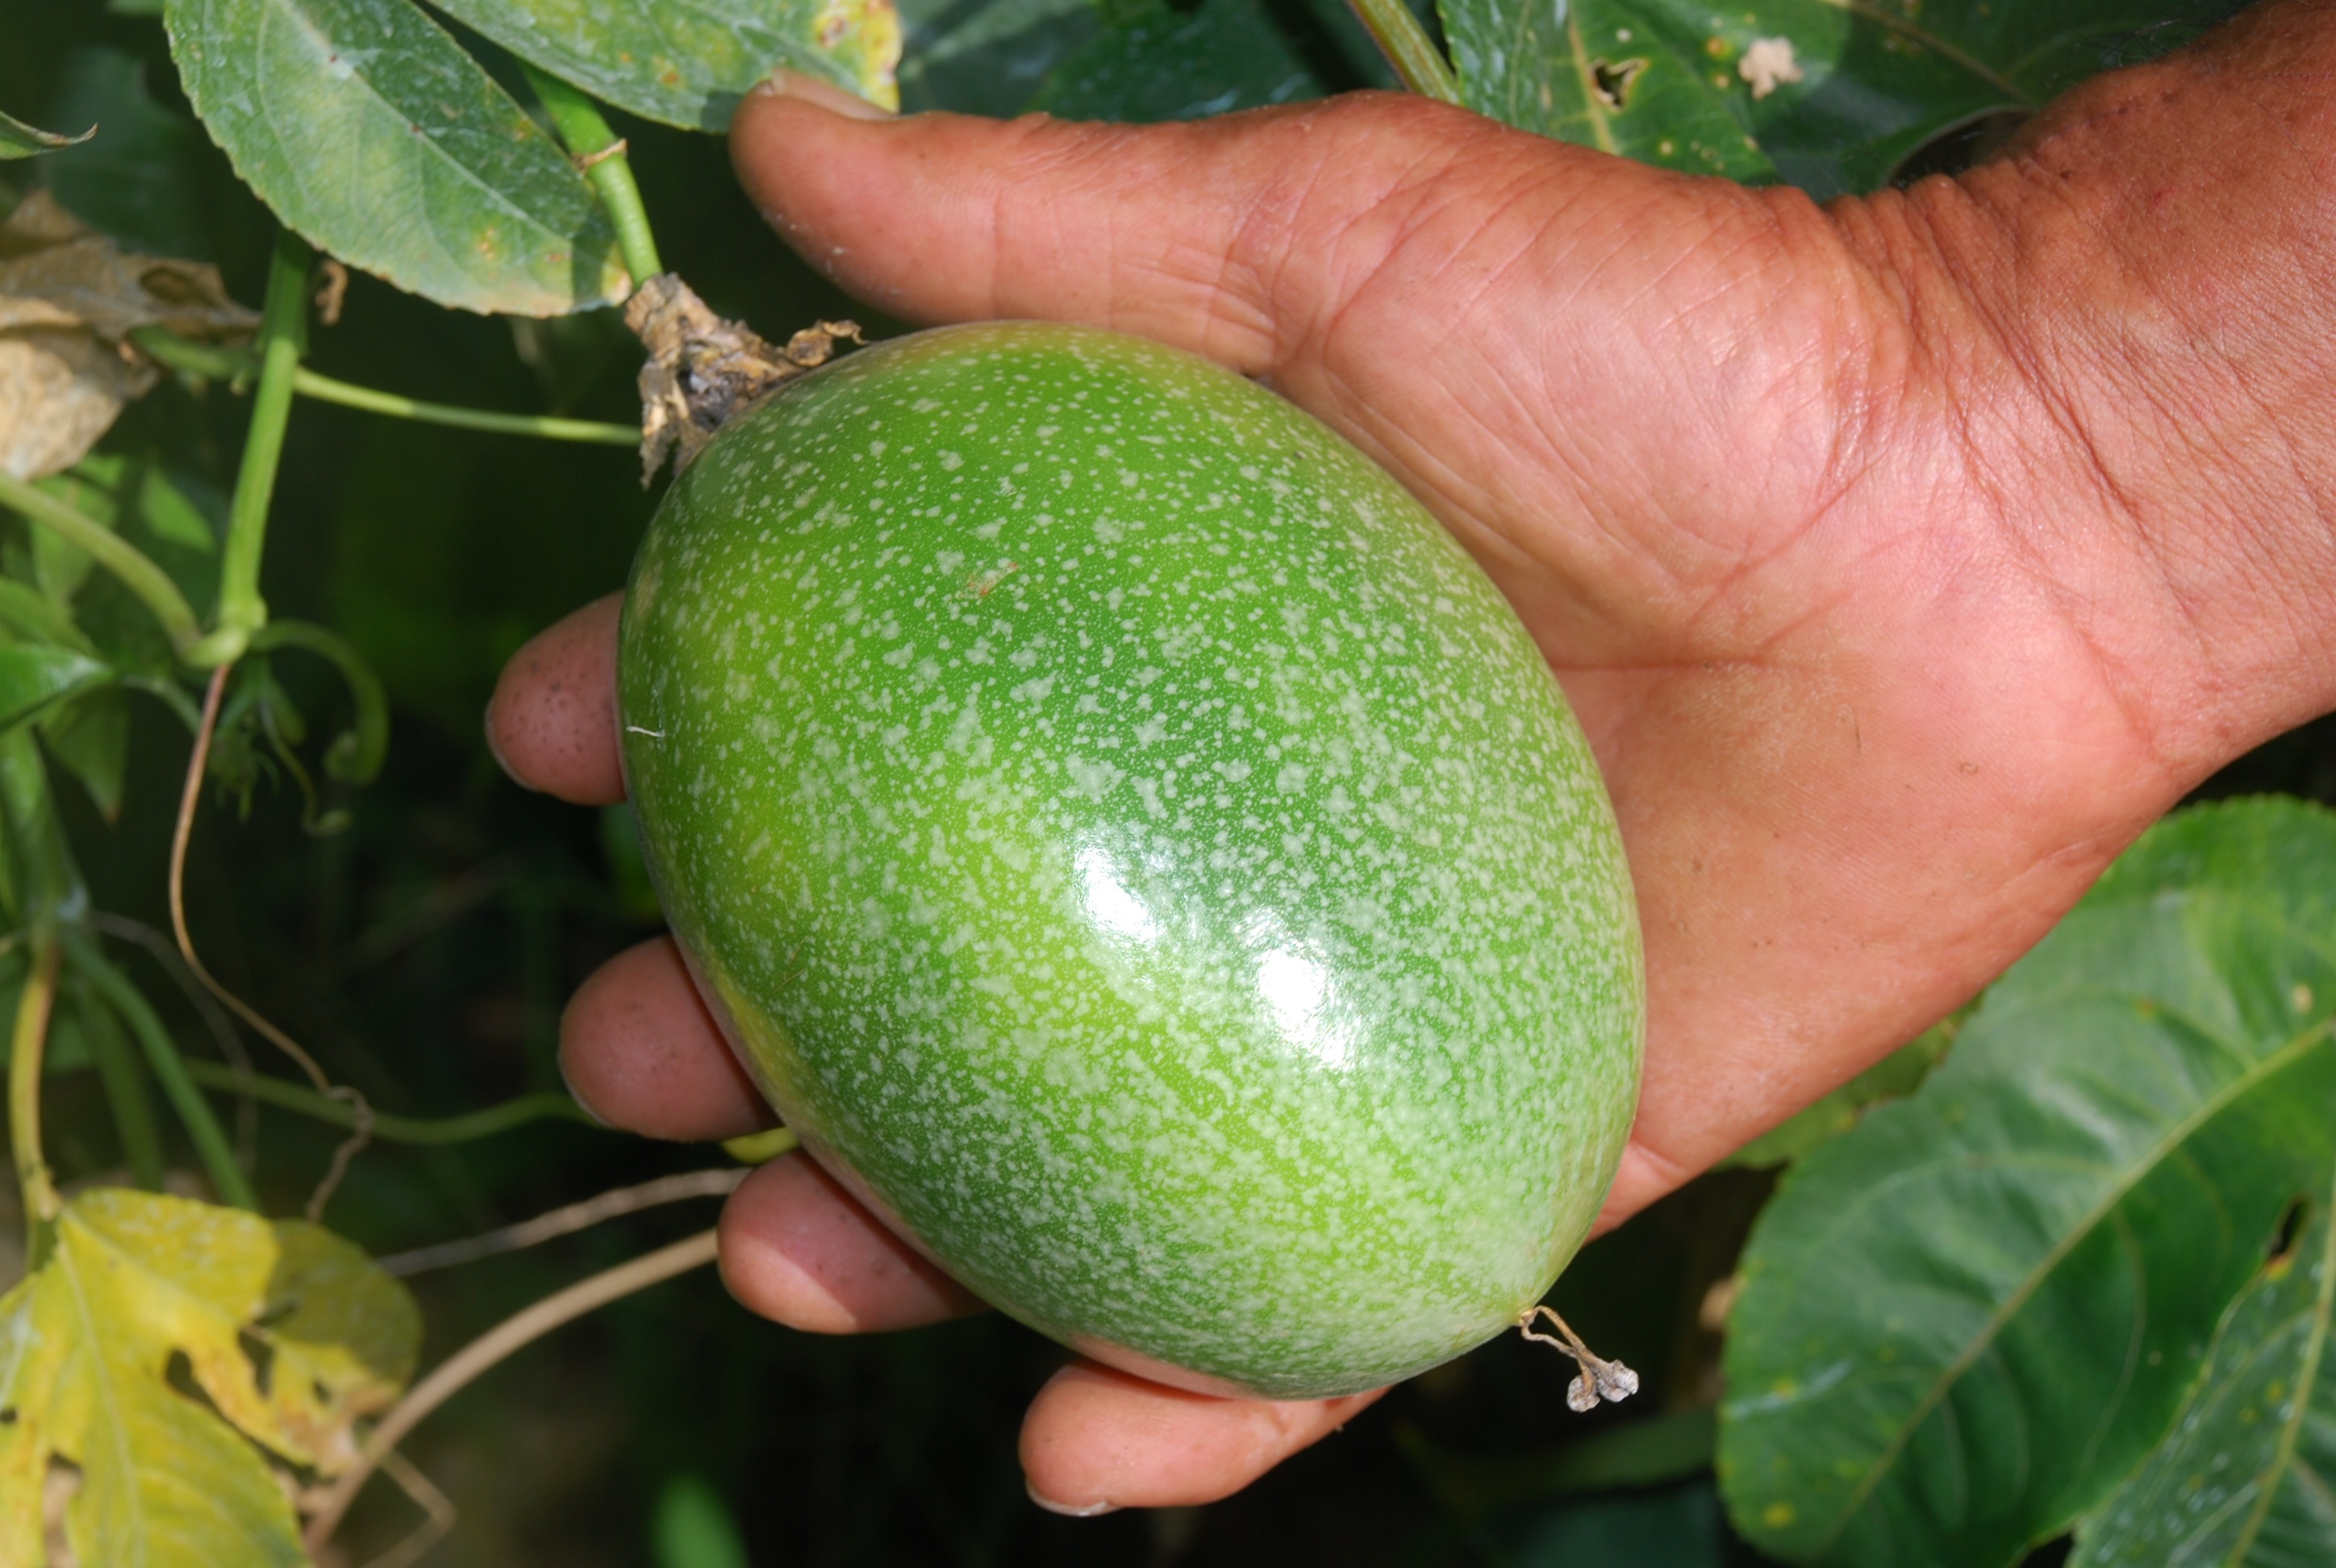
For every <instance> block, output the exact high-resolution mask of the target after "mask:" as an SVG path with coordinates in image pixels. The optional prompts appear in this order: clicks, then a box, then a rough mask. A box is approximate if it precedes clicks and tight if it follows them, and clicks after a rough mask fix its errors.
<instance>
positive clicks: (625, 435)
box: [130, 326, 641, 446]
mask: <svg viewBox="0 0 2336 1568" xmlns="http://www.w3.org/2000/svg"><path fill="white" fill-rule="evenodd" d="M130 341H131V342H132V343H134V344H136V345H137V346H139V347H140V348H141V349H142V350H143V351H144V352H145V353H146V355H148V356H149V357H150V358H151V359H154V360H155V361H157V362H158V363H160V364H163V365H169V366H170V368H171V369H173V370H185V371H191V372H192V373H193V374H195V375H208V376H211V377H214V378H215V379H217V380H220V381H229V382H235V381H242V380H245V379H248V377H249V376H250V375H251V374H252V373H253V372H254V371H256V370H257V369H258V367H259V357H258V355H255V354H253V353H252V352H251V351H250V350H249V349H246V348H225V347H221V346H219V345H217V344H211V343H196V342H193V341H191V340H190V339H188V338H184V337H180V336H178V335H177V334H176V333H174V332H171V331H170V330H169V329H167V328H165V327H161V326H141V327H137V328H135V329H134V330H132V331H131V334H130ZM292 390H293V391H294V392H296V393H297V394H300V395H301V396H302V397H313V398H315V399H316V401H317V402H319V403H336V404H340V405H341V406H342V407H344V408H360V409H363V410H365V412H366V413H367V414H387V415H389V416H390V417H391V418H393V419H412V420H417V421H419V422H421V423H422V424H451V425H453V426H454V427H456V428H457V429H461V430H487V431H492V432H494V433H497V434H499V435H534V436H540V437H542V438H543V439H545V440H547V441H583V442H590V443H594V444H596V445H600V446H638V445H639V444H640V440H641V433H640V431H639V430H638V428H636V427H635V426H633V425H629V424H605V423H603V422H602V421H599V420H597V419H560V418H556V417H554V416H552V415H550V414H501V413H497V412H495V411H494V410H492V409H485V408H457V407H455V406H454V405H453V404H445V403H425V402H423V400H422V399H420V398H418V397H404V396H400V395H399V394H396V393H394V392H382V391H379V390H377V389H375V388H374V387H370V386H358V385H355V384H353V383H350V382H346V381H340V380H336V379H335V378H334V377H332V376H329V375H318V374H317V373H316V372H315V371H313V370H311V369H309V368H308V367H307V365H302V366H301V367H300V368H299V369H297V370H296V371H294V372H293V373H292Z"/></svg>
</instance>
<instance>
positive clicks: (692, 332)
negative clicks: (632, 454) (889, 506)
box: [625, 272, 861, 484]
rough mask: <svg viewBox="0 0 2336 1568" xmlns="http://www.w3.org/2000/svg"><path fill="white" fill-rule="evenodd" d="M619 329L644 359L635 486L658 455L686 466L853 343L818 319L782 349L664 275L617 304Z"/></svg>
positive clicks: (849, 333)
mask: <svg viewBox="0 0 2336 1568" xmlns="http://www.w3.org/2000/svg"><path fill="white" fill-rule="evenodd" d="M625 325H626V326H629V327H631V328H632V329H633V336H636V337H638V338H639V339H640V340H641V346H642V347H643V348H645V349H647V351H648V358H647V361H646V362H644V363H643V364H642V365H641V378H640V389H641V482H642V483H643V484H647V483H648V482H649V481H650V480H652V479H654V478H655V477H657V470H658V469H659V468H661V467H663V466H664V465H665V459H666V453H668V452H675V453H678V455H677V456H676V460H675V468H676V471H678V470H680V469H684V468H687V467H688V466H689V464H690V463H691V461H692V460H693V459H695V458H696V456H697V454H698V453H700V452H701V451H703V450H705V447H706V443H707V442H709V441H711V440H713V439H714V433H715V431H717V430H720V429H721V428H722V426H723V425H724V424H725V423H727V422H728V421H729V420H730V419H732V418H733V417H735V415H736V414H739V413H740V412H741V411H743V410H745V409H746V408H749V407H751V406H753V405H754V404H755V403H756V402H758V401H760V400H761V399H762V398H764V397H765V396H767V395H769V394H770V393H771V392H772V391H773V389H774V388H776V387H778V386H781V385H784V384H785V383H787V382H789V381H792V380H793V379H794V378H795V377H796V376H798V375H803V373H804V372H805V371H808V370H813V369H815V368H817V367H818V366H820V365H824V364H826V363H827V362H828V361H829V360H830V359H832V358H833V357H835V346H836V345H837V344H838V343H844V342H850V343H858V342H859V341H860V340H861V339H860V328H859V326H857V325H855V324H854V323H852V322H849V321H822V322H821V323H819V324H818V325H817V326H807V327H805V328H804V329H803V331H801V332H798V333H796V334H795V335H794V336H793V337H790V338H788V339H787V341H786V343H785V345H784V346H780V345H777V344H774V343H772V342H770V341H769V340H768V339H766V338H764V337H762V336H758V335H757V334H756V333H755V332H754V329H753V328H752V327H749V326H746V325H745V323H744V322H738V321H731V320H729V319H727V318H726V317H720V316H716V315H715V313H714V311H713V310H712V308H711V307H708V306H707V305H706V301H704V300H703V299H700V298H699V297H697V294H696V290H694V289H692V288H691V287H689V285H687V284H686V283H684V282H683V281H682V280H681V279H680V278H677V277H676V276H675V275H674V274H672V273H670V272H661V273H659V274H657V276H656V277H655V278H650V279H649V280H648V281H647V282H646V283H644V284H642V285H641V286H640V287H639V288H638V289H636V290H635V291H634V293H633V297H632V298H630V299H629V300H627V301H626V302H625Z"/></svg>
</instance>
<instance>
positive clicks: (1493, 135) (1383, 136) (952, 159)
mask: <svg viewBox="0 0 2336 1568" xmlns="http://www.w3.org/2000/svg"><path fill="white" fill-rule="evenodd" d="M781 87H782V89H783V90H784V83H782V84H781ZM1535 144H1538V145H1537V146H1536V145H1535ZM730 145H731V154H732V159H733V161H734V162H735V165H736V168H737V170H738V174H739V177H740V179H741V180H743V181H744V183H745V187H746V190H747V191H748V193H749V194H750V195H751V196H752V197H753V198H754V200H755V201H756V203H757V205H758V206H760V207H761V209H763V211H764V216H765V217H767V218H768V219H770V221H771V222H772V223H773V225H774V227H776V228H777V229H779V231H780V232H781V233H782V234H784V236H785V237H786V238H787V239H789V241H790V242H791V243H793V245H794V246H795V248H797V249H798V250H800V251H801V252H802V253H803V255H804V256H805V257H806V258H808V259H809V260H811V261H812V262H813V264H814V265H816V266H818V267H821V268H824V269H825V270H827V271H828V272H829V273H830V274H831V275H832V276H833V277H835V278H837V279H838V280H839V281H840V282H842V284H843V285H844V286H845V287H848V288H850V289H852V291H853V292H854V293H856V294H859V295H861V297H865V298H869V299H872V300H875V301H876V302H878V303H880V304H881V305H883V306H884V307H886V308H887V309H889V310H891V311H893V312H895V313H896V314H900V315H903V316H906V317H911V318H914V319H920V320H932V321H956V320H971V319H978V318H982V317H1038V318H1044V319H1052V320H1067V321H1080V322H1085V323H1088V324H1090V325H1093V326H1109V327H1114V328H1117V329H1119V330H1121V331H1125V332H1134V333H1139V334H1142V335H1144V336H1151V337H1156V338H1159V339H1162V340H1163V341H1165V342H1169V343H1173V344H1176V345H1178V346H1182V347H1184V348H1188V349H1191V350H1192V351H1193V352H1196V353H1201V354H1206V355H1210V356H1212V357H1213V358H1216V359H1218V360H1220V361H1222V363H1225V364H1228V365H1232V366H1233V367H1235V368H1236V369H1239V370H1241V371H1242V372H1244V373H1246V374H1251V375H1256V374H1260V373H1262V372H1264V371H1266V370H1269V369H1271V368H1273V367H1274V365H1275V364H1276V362H1277V361H1278V360H1279V359H1280V357H1282V355H1284V353H1285V351H1286V350H1288V349H1289V348H1290V346H1292V345H1293V344H1294V343H1296V342H1299V341H1303V340H1305V339H1307V338H1308V337H1309V336H1311V335H1312V334H1313V332H1314V331H1315V329H1316V328H1317V327H1318V326H1320V325H1321V324H1323V323H1325V322H1327V321H1328V320H1329V318H1331V317H1334V316H1335V315H1336V313H1337V310H1338V304H1339V302H1340V301H1341V300H1342V299H1343V298H1344V297H1345V295H1346V293H1347V292H1348V287H1350V286H1353V285H1356V284H1358V283H1359V282H1360V281H1361V280H1364V279H1367V278H1370V277H1371V276H1373V275H1374V274H1375V273H1377V271H1378V270H1379V269H1380V265H1381V264H1382V263H1383V262H1384V261H1385V260H1386V259H1387V253H1388V248H1389V247H1390V246H1391V245H1392V244H1393V243H1395V241H1396V237H1397V235H1398V234H1403V233H1405V232H1406V225H1407V224H1408V223H1409V222H1410V221H1411V220H1412V219H1416V216H1417V209H1418V208H1419V207H1420V206H1421V204H1422V203H1432V204H1433V205H1434V206H1435V207H1436V208H1437V209H1439V210H1448V211H1450V212H1452V213H1453V214H1454V218H1453V219H1452V220H1451V222H1450V223H1449V224H1448V225H1445V226H1441V227H1442V231H1441V232H1440V233H1439V234H1437V235H1421V236H1420V237H1419V239H1418V241H1417V242H1418V243H1421V244H1423V245H1431V246H1433V245H1440V246H1442V247H1444V248H1446V249H1447V250H1450V249H1456V248H1459V247H1461V246H1462V245H1464V244H1465V243H1466V242H1467V241H1469V240H1471V239H1475V238H1476V236H1475V234H1474V233H1473V232H1472V230H1473V229H1475V228H1476V227H1477V226H1479V225H1480V224H1481V223H1482V222H1483V221H1484V218H1483V216H1482V215H1483V214H1485V213H1492V214H1494V215H1495V217H1496V218H1497V215H1498V214H1499V213H1500V211H1501V210H1502V209H1504V207H1507V206H1513V205H1514V202H1513V201H1512V202H1499V201H1495V202H1493V203H1490V204H1487V203H1478V204H1477V206H1476V208H1475V213H1476V214H1477V216H1466V217H1464V216H1462V215H1463V214H1464V213H1465V212H1466V211H1467V210H1468V209H1467V208H1466V205H1465V197H1464V196H1463V195H1461V194H1459V193H1458V192H1457V191H1456V190H1455V189H1454V187H1455V184H1456V185H1459V186H1465V187H1467V188H1468V189H1469V190H1477V189H1480V188H1482V187H1483V185H1484V181H1485V180H1486V179H1487V178H1492V179H1499V178H1501V177H1502V174H1501V170H1502V169H1503V168H1504V166H1506V165H1507V164H1511V163H1514V161H1515V160H1516V159H1517V158H1518V157H1519V156H1521V155H1523V154H1526V153H1528V152H1530V153H1532V154H1533V156H1537V157H1541V158H1543V159H1544V160H1546V159H1548V158H1551V157H1554V158H1555V159H1556V160H1558V161H1564V160H1566V159H1568V158H1570V157H1572V156H1574V155H1575V150H1573V149H1565V148H1558V147H1557V144H1555V143H1550V142H1546V141H1545V140H1544V139H1542V138H1525V137H1523V136H1520V135H1518V134H1517V133H1515V132H1511V131H1504V129H1502V128H1501V127H1499V126H1497V125H1495V124H1494V123H1493V122H1490V121H1487V120H1484V119H1481V118H1479V117H1477V116H1475V115H1471V114H1467V113H1465V112H1460V111H1458V110H1454V109H1451V108H1448V107H1446V106H1445V105H1442V104H1436V103H1431V102H1426V101H1425V100H1420V99H1413V98H1406V97H1402V96H1398V95H1393V94H1384V93H1382V94H1358V95H1355V96H1354V97H1352V98H1349V99H1348V100H1343V101H1339V102H1333V103H1329V104H1324V105H1309V106H1307V107H1305V108H1301V109H1294V110H1290V111H1260V112H1254V113H1249V114H1241V115H1233V116H1229V117H1227V118H1225V119H1223V120H1218V121H1207V122H1188V123H1180V124H1173V125H1153V126H1124V125H1087V124H1067V123H1063V122H1056V121H1053V120H1049V119H1046V118H1045V117H1044V116H1037V115H1032V116H1027V117H1025V118H1023V119H1020V120H1016V121H1013V122H1005V123H1000V122H995V121H988V120H978V119H974V118H970V117H967V116H960V115H951V114H919V115H914V116H911V117H910V118H908V119H904V120H887V121H870V120H865V119H859V118H847V117H845V116H843V115H840V114H835V113H831V112H828V111H827V110H825V109H824V108H823V107H822V106H821V105H820V104H819V103H818V102H813V101H809V100H807V99H804V98H801V97H794V96H784V95H773V94H763V95H757V96H754V97H751V98H749V99H748V100H746V102H745V103H744V104H742V106H741V108H740V110H739V113H738V115H737V118H736V120H735V122H733V124H732V127H731V134H730ZM1495 149H1500V150H1503V155H1499V156H1495V155H1494V150H1495ZM1545 149H1556V151H1554V152H1553V153H1552V152H1550V151H1544V150H1545ZM1496 194H1497V193H1496ZM1301 237H1302V239H1301ZM1413 303H1414V305H1415V307H1416V314H1417V316H1418V317H1419V324H1418V331H1419V332H1420V333H1421V334H1422V335H1423V340H1425V337H1426V335H1430V334H1434V333H1437V332H1440V331H1441V330H1443V325H1442V324H1443V323H1444V322H1445V319H1446V318H1447V317H1448V316H1449V314H1450V312H1451V309H1452V308H1453V307H1455V304H1456V303H1458V302H1456V301H1454V300H1451V299H1440V300H1426V299H1422V300H1417V301H1415V302H1413ZM1389 352H1391V353H1396V354H1397V355H1400V353H1401V346H1389Z"/></svg>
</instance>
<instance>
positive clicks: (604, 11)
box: [437, 0, 900, 131]
mask: <svg viewBox="0 0 2336 1568" xmlns="http://www.w3.org/2000/svg"><path fill="white" fill-rule="evenodd" d="M437 5H438V7H439V9H440V10H442V11H444V12H445V13H446V14H447V15H450V16H452V17H453V18H454V19H455V20H456V21H458V22H461V23H463V24H466V25H468V26H471V27H475V28H477V29H478V30H479V31H480V32H482V33H483V34H486V35H487V36H488V37H490V38H492V39H493V40H494V41H495V42H496V43H498V44H501V45H502V46H503V47H504V48H506V49H508V50H510V51H511V53H512V54H516V55H518V56H519V57H520V58H521V59H522V60H525V61H528V62H530V63H532V64H535V65H539V66H541V67H542V68H543V69H544V70H546V71H549V72H550V73H552V74H553V75H555V76H558V77H560V78H562V79H563V80H565V81H568V82H571V83H575V84H576V85H577V86H579V87H581V88H582V89H584V91H586V92H587V93H591V94H592V95H593V96H594V97H596V98H601V99H605V100H607V101H608V102H610V103H613V104H615V105H617V106H618V108H619V109H628V110H630V111H632V112H634V113H636V114H638V115H640V116H642V117H643V118H645V119H649V120H661V121H663V122H665V123H667V124H668V125H678V126H680V127H682V128H683V129H684V130H687V131H724V130H726V129H728V128H729V124H730V116H731V115H732V114H733V113H734V112H736V110H737V107H738V100H739V99H740V98H742V97H744V96H745V94H746V93H749V92H751V91H752V90H753V89H754V85H755V84H756V83H759V82H761V81H762V80H763V79H764V78H765V77H767V76H768V75H770V73H772V72H773V71H774V70H775V69H777V68H778V67H780V66H782V65H784V66H788V67H790V68H792V69H793V70H796V71H800V72H803V73H805V74H807V75H811V76H819V77H824V78H826V79H827V80H828V81H830V82H833V83H836V84H837V85H839V86H842V87H848V88H850V89H852V91H853V92H855V93H859V94H860V95H861V97H863V98H866V99H867V100H869V101H870V102H873V103H881V104H882V105H884V107H886V108H888V109H891V108H897V107H899V105H900V94H899V92H898V91H897V89H896V88H895V87H894V85H893V71H894V69H895V67H897V66H898V65H899V63H900V20H899V17H898V16H897V15H896V14H895V13H894V11H893V9H892V5H891V0H614V3H610V0H437Z"/></svg>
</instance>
